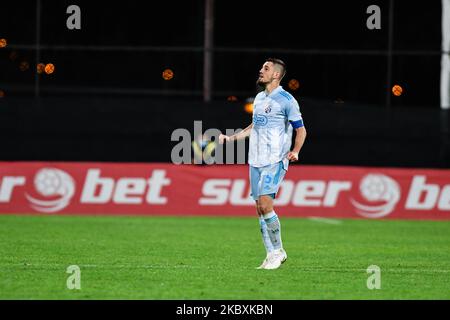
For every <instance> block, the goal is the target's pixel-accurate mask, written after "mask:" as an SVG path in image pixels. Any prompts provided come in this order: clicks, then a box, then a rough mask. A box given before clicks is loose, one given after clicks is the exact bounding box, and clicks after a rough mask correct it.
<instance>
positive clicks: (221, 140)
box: [219, 134, 230, 144]
mask: <svg viewBox="0 0 450 320" xmlns="http://www.w3.org/2000/svg"><path fill="white" fill-rule="evenodd" d="M229 141H230V137H229V136H226V135H224V134H220V136H219V143H220V144H223V143H224V142H229Z"/></svg>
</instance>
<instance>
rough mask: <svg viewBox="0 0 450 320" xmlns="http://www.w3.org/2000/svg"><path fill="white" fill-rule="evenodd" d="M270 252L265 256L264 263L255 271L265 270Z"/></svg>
mask: <svg viewBox="0 0 450 320" xmlns="http://www.w3.org/2000/svg"><path fill="white" fill-rule="evenodd" d="M271 253H272V252H268V253H267V255H266V258H265V259H264V261H263V262H262V263H261V265H260V266H259V267H257V268H256V269H265V268H266V265H267V263H268V262H269V256H270V254H271Z"/></svg>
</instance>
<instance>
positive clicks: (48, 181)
mask: <svg viewBox="0 0 450 320" xmlns="http://www.w3.org/2000/svg"><path fill="white" fill-rule="evenodd" d="M34 187H35V188H36V191H37V192H38V193H39V194H41V195H42V196H44V197H55V196H60V198H59V199H56V200H39V199H35V198H33V197H31V196H30V195H28V194H26V197H27V199H28V201H30V205H31V207H32V208H33V209H35V210H36V211H40V212H46V213H49V212H56V211H59V210H61V209H64V208H65V207H67V206H68V205H69V203H70V199H71V198H72V197H73V195H74V193H75V181H74V180H73V178H72V177H71V176H70V175H69V174H67V173H66V172H65V171H62V170H59V169H55V168H44V169H41V170H39V171H38V173H37V174H36V175H35V176H34Z"/></svg>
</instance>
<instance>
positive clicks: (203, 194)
mask: <svg viewBox="0 0 450 320" xmlns="http://www.w3.org/2000/svg"><path fill="white" fill-rule="evenodd" d="M248 176H249V175H248V166H246V165H212V166H197V165H174V164H167V163H152V164H140V163H72V162H0V213H5V214H8V213H19V214H20V213H44V214H132V215H160V214H163V215H183V214H185V215H249V216H254V215H255V214H256V211H255V206H254V201H253V200H252V199H251V198H250V196H249V194H250V185H249V179H248ZM275 208H276V211H277V213H279V214H280V215H283V216H292V217H308V216H316V217H334V218H375V219H380V218H392V219H433V220H447V219H450V170H437V169H394V168H370V167H343V166H311V165H292V166H291V167H290V168H289V171H288V173H287V174H286V177H285V179H284V181H283V183H282V185H281V187H280V190H279V192H278V195H277V199H276V201H275Z"/></svg>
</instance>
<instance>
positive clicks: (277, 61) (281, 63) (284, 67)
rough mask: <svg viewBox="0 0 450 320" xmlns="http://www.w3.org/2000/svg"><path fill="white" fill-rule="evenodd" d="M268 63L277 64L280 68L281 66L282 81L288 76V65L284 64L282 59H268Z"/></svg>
mask: <svg viewBox="0 0 450 320" xmlns="http://www.w3.org/2000/svg"><path fill="white" fill-rule="evenodd" d="M266 62H272V63H273V64H277V65H279V66H281V78H280V80H281V79H283V77H284V75H285V74H286V64H285V63H284V61H283V60H281V59H277V58H267V59H266Z"/></svg>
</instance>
